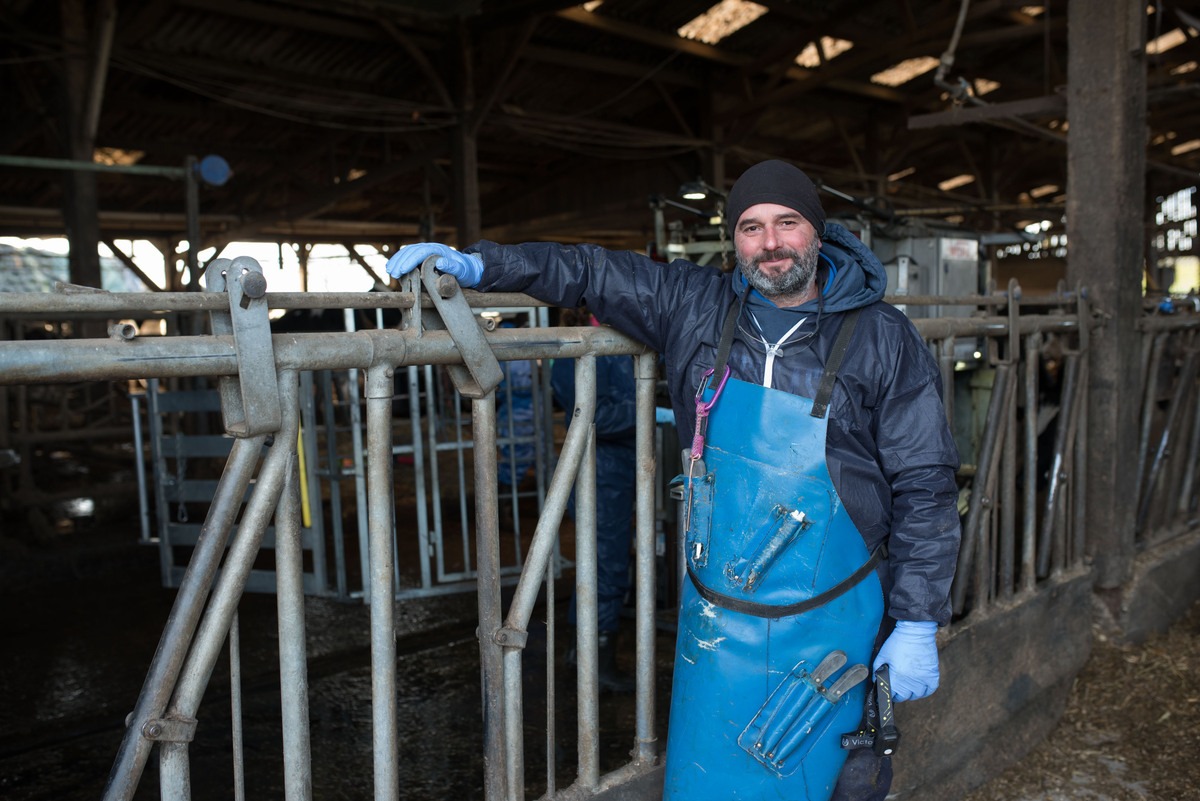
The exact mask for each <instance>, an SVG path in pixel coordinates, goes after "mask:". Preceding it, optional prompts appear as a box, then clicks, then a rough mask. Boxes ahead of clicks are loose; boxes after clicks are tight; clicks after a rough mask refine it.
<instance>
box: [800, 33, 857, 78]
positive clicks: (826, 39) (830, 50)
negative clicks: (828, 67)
mask: <svg viewBox="0 0 1200 801" xmlns="http://www.w3.org/2000/svg"><path fill="white" fill-rule="evenodd" d="M852 47H854V42H851V41H849V40H847V39H838V38H835V37H833V36H822V37H821V51H820V52H818V51H817V43H816V42H809V43H808V46H807V47H805V48H804V49H803V50H801V51H800V55H798V56H796V63H797V64H799V65H800V66H801V67H807V68H808V69H810V70H813V69H816V68H817V67H819V66H821V53H824V54H825V60H826V61H832V60H833V59H835V58H837V57H838V56H840V55H841V54H842V53H845V52H846V51H847V50H849V49H850V48H852Z"/></svg>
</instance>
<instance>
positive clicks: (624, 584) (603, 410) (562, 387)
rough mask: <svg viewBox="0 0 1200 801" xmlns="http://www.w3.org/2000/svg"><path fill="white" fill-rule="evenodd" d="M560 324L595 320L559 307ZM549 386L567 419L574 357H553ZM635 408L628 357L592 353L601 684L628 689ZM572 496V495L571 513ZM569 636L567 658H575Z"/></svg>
mask: <svg viewBox="0 0 1200 801" xmlns="http://www.w3.org/2000/svg"><path fill="white" fill-rule="evenodd" d="M560 321H561V324H562V325H565V326H580V325H598V324H599V323H597V322H596V319H595V318H594V317H592V315H591V314H590V313H589V312H588V310H587V309H586V308H585V307H580V308H577V309H564V310H563V312H562V317H561V320H560ZM550 386H551V389H552V391H553V392H554V399H555V401H557V402H558V405H559V406H561V407H562V408H563V409H565V410H566V412H567V416H568V419H570V415H571V410H572V409H574V408H575V360H574V359H555V360H554V365H553V366H552V367H551V368H550ZM636 413H637V408H636V403H635V384H634V375H633V357H631V356H599V357H597V359H596V413H595V425H596V608H597V614H596V619H597V620H596V622H597V630H598V631H599V640H598V644H597V651H598V654H599V682H600V689H601V690H607V691H609V692H620V693H626V692H632V691H633V689H634V682H633V679H632V677H631V676H629V675H628V674H626V673H624V672H622V671H621V670H620V669H619V668H618V667H617V637H618V631H619V628H620V623H621V609H622V608H623V607H624V605H625V594H626V592H627V591H628V590H629V561H630V560H629V546H630V541H631V539H632V526H633V503H634V479H635V476H636V473H635V467H636V461H637V442H636V439H635V433H636V427H637V417H636ZM574 513H575V497H574V495H573V494H572V496H571V514H572V515H574ZM567 622H568V623H569V624H570V625H571V626H572V627H573V626H575V623H576V596H575V595H574V594H573V595H572V596H571V605H570V608H569V610H568V612H567ZM574 653H575V646H574V639H573V638H572V644H571V645H570V649H569V650H568V652H567V662H568V663H573V662H574Z"/></svg>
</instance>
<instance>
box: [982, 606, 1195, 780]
mask: <svg viewBox="0 0 1200 801" xmlns="http://www.w3.org/2000/svg"><path fill="white" fill-rule="evenodd" d="M1083 799H1088V800H1089V801H1147V799H1149V800H1150V801H1197V799H1200V603H1197V604H1196V605H1195V606H1193V607H1192V609H1191V611H1190V612H1189V614H1187V615H1185V616H1184V617H1183V618H1182V619H1181V620H1179V621H1178V622H1177V623H1176V624H1175V625H1174V626H1172V627H1171V629H1170V630H1169V631H1168V632H1166V633H1165V634H1162V635H1158V636H1155V637H1152V638H1151V639H1149V640H1147V641H1146V642H1145V643H1142V644H1140V645H1120V644H1117V643H1113V642H1110V641H1108V640H1107V639H1106V638H1103V637H1102V635H1097V642H1096V644H1095V647H1094V648H1093V651H1092V656H1091V659H1090V660H1089V661H1088V664H1087V667H1086V668H1085V669H1084V670H1083V672H1082V673H1081V674H1080V675H1079V677H1078V678H1077V679H1076V681H1075V686H1074V688H1073V689H1072V691H1071V698H1070V701H1069V702H1068V705H1067V710H1066V713H1065V715H1064V717H1063V719H1062V720H1061V721H1060V722H1059V725H1058V727H1057V728H1056V729H1055V731H1054V733H1053V734H1052V735H1051V736H1050V737H1049V738H1048V739H1047V741H1046V742H1044V743H1042V744H1041V745H1040V746H1038V747H1037V748H1036V749H1035V750H1034V751H1033V752H1032V753H1031V754H1029V756H1027V757H1026V758H1025V759H1024V760H1022V761H1021V762H1020V763H1019V764H1018V765H1016V766H1015V767H1014V768H1012V769H1011V770H1009V771H1008V772H1007V773H1006V774H1005V775H1003V776H1001V777H999V778H997V779H994V780H993V781H991V782H990V783H988V784H986V785H984V786H983V787H981V788H979V789H978V790H976V791H975V792H973V793H971V794H970V795H968V796H966V797H965V798H964V799H963V801H1077V800H1079V801H1082V800H1083Z"/></svg>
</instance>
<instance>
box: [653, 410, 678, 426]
mask: <svg viewBox="0 0 1200 801" xmlns="http://www.w3.org/2000/svg"><path fill="white" fill-rule="evenodd" d="M654 422H656V423H664V424H672V425H673V424H674V423H675V412H673V411H671V410H670V409H664V408H663V407H661V406H655V407H654Z"/></svg>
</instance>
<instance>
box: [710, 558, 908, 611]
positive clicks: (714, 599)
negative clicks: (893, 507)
mask: <svg viewBox="0 0 1200 801" xmlns="http://www.w3.org/2000/svg"><path fill="white" fill-rule="evenodd" d="M886 558H887V545H885V544H884V543H882V542H881V543H879V545H878V546H877V547H876V548H875V551H874V552H873V553H872V554H871V558H870V559H868V560H867V561H866V562H863V564H862V566H861V567H860V568H858V570H855V571H854V572H853V573H851V574H850V575H849V576H847V577H846V578H844V579H842V580H841V581H840V582H838V583H837V584H835V585H834V586H832V587H830V588H829V589H827V590H825V592H822V593H819V594H818V595H814V596H813V597H811V598H808V599H806V600H803V601H797V602H796V603H794V604H783V605H782V606H774V605H772V604H764V603H759V602H757V601H747V600H745V599H743V598H735V597H733V596H732V595H725V594H724V593H720V592H717V591H716V590H714V589H713V588H712V587H708V586H706V585H705V584H704V583H703V582H701V581H700V577H699V576H698V575H696V571H695V570H693V569H692V563H691V561H690V560H689V561H688V565H687V574H688V578H690V579H691V580H692V584H694V585H695V586H696V592H698V593H700V597H701V598H703V599H704V600H706V601H708V602H709V603H710V604H712V605H713V606H719V607H721V608H722V609H728V610H730V611H732V612H741V613H742V614H744V615H751V616H753V617H763V618H772V619H778V618H781V617H791V616H793V615H799V614H802V613H804V612H807V611H809V610H810V609H816V608H817V607H818V606H823V605H825V604H827V603H829V602H830V601H832V600H833V599H834V598H837V597H838V596H839V595H843V594H845V593H846V592H849V591H850V589H851V588H853V587H854V585H856V584H858V583H859V582H860V581H862V580H863V579H865V578H866V577H867V576H869V575H870V574H871V571H872V570H874V569H875V566H876V565H877V564H879V563H880V561H882V560H884V559H886Z"/></svg>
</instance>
